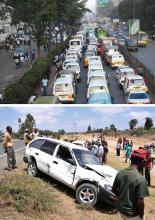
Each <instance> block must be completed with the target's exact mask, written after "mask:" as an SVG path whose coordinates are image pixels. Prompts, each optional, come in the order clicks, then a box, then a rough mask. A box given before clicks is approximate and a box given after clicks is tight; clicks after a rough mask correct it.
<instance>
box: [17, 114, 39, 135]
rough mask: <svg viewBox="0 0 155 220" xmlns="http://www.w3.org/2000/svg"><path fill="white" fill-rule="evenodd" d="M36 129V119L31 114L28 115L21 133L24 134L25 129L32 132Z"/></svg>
mask: <svg viewBox="0 0 155 220" xmlns="http://www.w3.org/2000/svg"><path fill="white" fill-rule="evenodd" d="M34 127H36V122H35V119H34V117H33V116H32V115H31V114H27V115H26V119H25V121H24V123H22V124H21V126H20V128H19V133H20V134H24V132H25V129H29V130H30V131H32V129H33V128H34Z"/></svg>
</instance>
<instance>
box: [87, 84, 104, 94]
mask: <svg viewBox="0 0 155 220" xmlns="http://www.w3.org/2000/svg"><path fill="white" fill-rule="evenodd" d="M89 91H90V93H95V92H96V91H100V92H107V90H106V88H105V87H104V86H93V87H91V88H90V90H89Z"/></svg>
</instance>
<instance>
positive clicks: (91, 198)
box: [76, 183, 98, 206]
mask: <svg viewBox="0 0 155 220" xmlns="http://www.w3.org/2000/svg"><path fill="white" fill-rule="evenodd" d="M86 193H88V194H87V195H84V194H86ZM85 196H86V197H85ZM84 197H85V198H84ZM76 200H77V201H78V202H79V203H80V204H89V205H93V206H94V205H95V204H96V203H97V202H98V189H97V187H96V186H95V185H94V184H91V183H84V184H82V185H80V186H79V187H78V188H77V190H76Z"/></svg>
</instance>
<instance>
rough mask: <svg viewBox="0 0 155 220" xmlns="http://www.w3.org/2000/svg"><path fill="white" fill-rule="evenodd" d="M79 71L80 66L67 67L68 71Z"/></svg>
mask: <svg viewBox="0 0 155 220" xmlns="http://www.w3.org/2000/svg"><path fill="white" fill-rule="evenodd" d="M77 69H78V65H69V66H67V70H77Z"/></svg>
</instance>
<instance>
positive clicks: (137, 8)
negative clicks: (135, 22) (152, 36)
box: [118, 0, 155, 31]
mask: <svg viewBox="0 0 155 220" xmlns="http://www.w3.org/2000/svg"><path fill="white" fill-rule="evenodd" d="M118 11H119V16H120V18H121V19H122V20H126V21H127V20H130V19H140V24H141V29H142V30H145V31H152V30H154V29H155V1H154V0H123V1H122V2H121V3H120V4H119V7H118Z"/></svg>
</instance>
